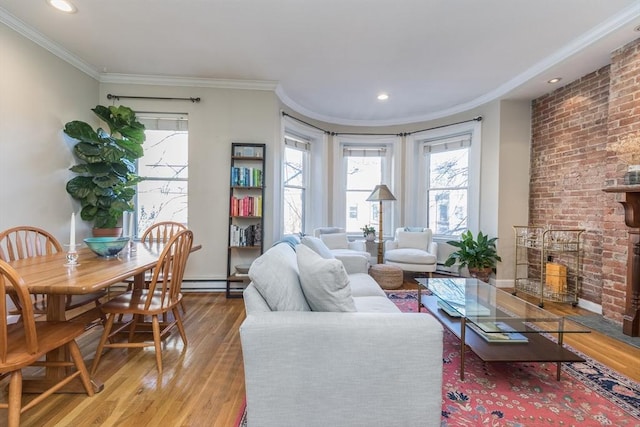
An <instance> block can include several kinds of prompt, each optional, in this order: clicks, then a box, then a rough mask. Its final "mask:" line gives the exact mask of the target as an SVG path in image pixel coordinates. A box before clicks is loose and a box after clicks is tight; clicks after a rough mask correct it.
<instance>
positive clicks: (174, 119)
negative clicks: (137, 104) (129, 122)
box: [136, 112, 189, 131]
mask: <svg viewBox="0 0 640 427" xmlns="http://www.w3.org/2000/svg"><path fill="white" fill-rule="evenodd" d="M136 115H137V118H138V121H139V122H140V123H142V124H143V125H144V126H145V128H146V129H147V130H168V131H188V130H189V120H188V119H187V115H186V114H180V113H145V112H141V113H136Z"/></svg>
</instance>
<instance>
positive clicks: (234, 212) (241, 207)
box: [230, 196, 262, 216]
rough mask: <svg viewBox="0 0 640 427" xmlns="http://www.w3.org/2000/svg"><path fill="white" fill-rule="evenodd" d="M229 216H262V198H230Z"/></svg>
mask: <svg viewBox="0 0 640 427" xmlns="http://www.w3.org/2000/svg"><path fill="white" fill-rule="evenodd" d="M230 206H231V212H230V215H231V216H262V196H244V197H241V198H239V197H236V196H231V203H230Z"/></svg>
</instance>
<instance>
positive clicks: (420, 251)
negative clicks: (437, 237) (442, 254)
mask: <svg viewBox="0 0 640 427" xmlns="http://www.w3.org/2000/svg"><path fill="white" fill-rule="evenodd" d="M437 255H438V244H437V243H435V242H434V241H433V233H432V232H431V230H430V229H429V228H422V229H418V230H417V231H409V230H408V229H406V228H404V227H400V228H397V229H396V233H395V238H394V240H388V241H387V242H385V251H384V262H385V264H389V265H395V266H397V267H400V268H402V270H403V271H412V272H419V273H429V275H431V273H433V272H434V271H436V266H437Z"/></svg>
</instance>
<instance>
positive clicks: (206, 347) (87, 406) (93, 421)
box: [0, 280, 640, 427]
mask: <svg viewBox="0 0 640 427" xmlns="http://www.w3.org/2000/svg"><path fill="white" fill-rule="evenodd" d="M410 282H411V281H410V280H407V281H406V282H405V284H404V285H403V288H405V289H413V288H415V286H414V285H412V284H411V283H410ZM185 305H186V307H187V314H186V317H185V327H186V330H187V338H188V340H189V342H188V345H187V347H186V349H185V348H184V346H183V345H182V342H181V340H180V338H179V335H178V334H177V332H176V333H172V334H171V336H170V337H169V338H167V339H166V340H165V342H164V347H163V363H164V374H163V375H162V376H158V375H157V371H156V366H155V356H154V353H153V351H152V348H148V349H144V350H143V349H110V350H108V351H107V352H106V353H105V355H104V356H103V358H102V360H101V363H100V366H99V368H98V372H97V374H96V377H97V378H98V379H100V380H102V381H104V383H105V387H104V391H102V392H101V393H99V394H96V395H95V396H94V397H92V398H89V397H87V396H86V395H82V394H80V395H69V394H60V395H54V396H52V397H50V398H48V399H46V400H45V401H44V402H43V403H41V404H40V405H38V406H36V407H35V408H33V409H32V410H30V411H28V412H27V413H25V414H24V415H23V416H22V421H23V423H22V425H23V426H38V427H39V426H74V427H75V426H119V427H120V426H132V427H134V426H135V427H143V426H160V425H162V426H165V425H166V426H172V427H173V426H219V427H229V426H233V423H234V421H235V420H236V417H237V415H238V412H239V411H240V409H241V407H242V403H243V401H244V372H243V367H242V351H241V348H240V338H239V333H238V328H239V327H240V324H241V323H242V321H243V320H244V317H245V314H244V304H243V301H242V299H229V300H228V299H226V298H225V296H224V294H223V293H203V294H192V293H190V294H187V295H186V296H185ZM545 308H546V309H548V310H550V311H552V312H557V313H559V314H564V315H567V314H582V313H586V312H585V311H584V310H582V309H580V308H574V307H571V305H568V304H553V303H548V304H545ZM101 331H102V328H101V327H96V328H94V329H93V330H91V331H89V332H88V333H86V334H85V335H84V336H83V337H82V338H81V339H80V345H81V348H82V352H83V355H84V356H85V360H87V364H88V365H90V363H91V360H92V359H93V356H94V355H93V352H94V351H95V348H96V346H97V340H98V338H99V335H100V333H101ZM566 342H567V343H568V344H569V345H571V346H573V347H575V348H576V349H578V350H579V351H581V352H583V353H585V354H587V355H588V356H590V357H592V358H594V359H597V360H599V361H600V362H602V363H604V364H606V365H608V366H610V367H612V368H613V369H615V370H616V371H618V372H621V373H622V374H624V375H626V376H627V377H630V378H632V379H634V380H635V381H638V382H640V363H638V362H639V361H640V349H637V348H635V347H632V346H629V345H626V344H623V343H621V342H619V341H616V340H613V339H611V338H608V337H606V336H603V335H602V334H599V333H595V332H594V333H591V334H580V335H576V336H575V337H571V338H567V339H566ZM6 384H7V379H4V380H2V381H0V387H2V388H1V389H2V392H1V393H2V394H3V397H2V398H3V399H6V390H5V389H6ZM27 399H28V398H27ZM4 425H6V411H5V410H0V426H4Z"/></svg>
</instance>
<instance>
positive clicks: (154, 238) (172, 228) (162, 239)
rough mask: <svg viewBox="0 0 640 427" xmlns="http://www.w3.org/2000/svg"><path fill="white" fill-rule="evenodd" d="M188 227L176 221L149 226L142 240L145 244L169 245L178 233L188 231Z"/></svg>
mask: <svg viewBox="0 0 640 427" xmlns="http://www.w3.org/2000/svg"><path fill="white" fill-rule="evenodd" d="M186 229H187V227H186V226H185V225H184V224H180V223H179V222H174V221H162V222H156V223H155V224H153V225H151V226H149V228H147V229H146V230H145V231H144V233H142V237H141V238H140V240H141V241H142V242H144V243H151V244H153V243H167V242H168V241H169V239H171V238H172V237H173V236H174V235H175V234H176V233H178V232H179V231H182V230H186Z"/></svg>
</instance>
